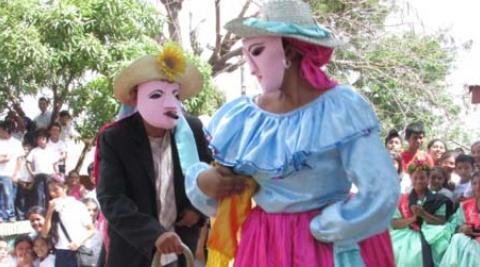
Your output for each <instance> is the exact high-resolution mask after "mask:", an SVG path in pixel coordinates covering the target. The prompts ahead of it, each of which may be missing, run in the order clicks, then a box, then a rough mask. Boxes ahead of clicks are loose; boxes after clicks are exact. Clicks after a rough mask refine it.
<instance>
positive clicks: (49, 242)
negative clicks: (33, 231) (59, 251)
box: [32, 235, 53, 256]
mask: <svg viewBox="0 0 480 267" xmlns="http://www.w3.org/2000/svg"><path fill="white" fill-rule="evenodd" d="M37 240H43V241H44V242H45V243H46V244H47V247H48V250H49V252H48V253H50V252H51V250H52V247H53V245H52V240H51V239H50V237H43V236H42V235H37V236H35V237H34V238H33V240H32V243H34V244H35V241H37ZM37 256H38V255H37Z"/></svg>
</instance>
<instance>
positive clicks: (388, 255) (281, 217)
mask: <svg viewBox="0 0 480 267" xmlns="http://www.w3.org/2000/svg"><path fill="white" fill-rule="evenodd" d="M319 213H320V211H308V212H302V213H266V212H265V211H263V209H261V208H260V207H256V208H255V209H253V210H252V212H251V213H250V215H249V216H248V218H247V220H246V221H245V223H244V224H243V229H242V235H241V236H242V238H241V240H240V244H239V247H238V249H237V252H236V256H235V265H234V266H235V267H245V266H248V267H250V266H259V267H263V266H265V267H267V266H268V267H269V266H275V267H294V266H295V267H296V266H302V267H309V266H312V267H313V266H334V255H333V246H332V244H331V243H322V242H320V241H317V240H316V239H315V238H314V237H313V236H312V234H311V233H310V221H311V220H312V218H313V217H315V216H316V215H317V214H319ZM359 246H360V254H361V256H362V259H363V261H364V264H365V266H367V267H376V266H379V267H380V266H381V267H389V266H392V267H393V266H395V263H394V257H393V249H392V243H391V240H390V235H389V233H388V230H386V231H385V232H383V233H380V234H377V235H375V236H372V237H369V238H367V239H365V240H363V241H361V242H360V243H359Z"/></svg>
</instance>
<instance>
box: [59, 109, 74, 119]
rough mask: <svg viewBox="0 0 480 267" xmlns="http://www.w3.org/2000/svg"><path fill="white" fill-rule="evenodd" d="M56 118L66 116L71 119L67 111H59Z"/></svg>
mask: <svg viewBox="0 0 480 267" xmlns="http://www.w3.org/2000/svg"><path fill="white" fill-rule="evenodd" d="M58 116H59V117H65V116H68V117H69V118H71V117H72V116H71V115H70V113H69V112H68V110H62V111H60V113H58Z"/></svg>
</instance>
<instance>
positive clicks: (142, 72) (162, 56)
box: [113, 42, 203, 106]
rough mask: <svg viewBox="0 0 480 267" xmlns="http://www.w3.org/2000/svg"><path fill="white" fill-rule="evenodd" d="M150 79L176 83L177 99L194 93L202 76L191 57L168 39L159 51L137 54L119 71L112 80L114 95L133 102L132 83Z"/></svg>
mask: <svg viewBox="0 0 480 267" xmlns="http://www.w3.org/2000/svg"><path fill="white" fill-rule="evenodd" d="M153 80H160V81H161V80H166V81H169V82H174V83H178V84H179V85H180V90H179V97H180V100H185V99H188V98H190V97H193V96H195V95H196V94H197V93H198V92H199V91H200V90H201V89H202V87H203V76H202V74H201V73H200V71H199V70H198V68H197V67H196V66H195V65H194V64H193V62H192V60H190V59H188V58H187V56H186V55H185V52H184V51H183V49H182V48H181V47H180V46H179V45H178V44H176V43H174V42H168V43H165V44H163V45H162V46H161V48H160V52H158V53H156V54H153V55H144V56H142V57H140V58H137V59H136V60H134V61H133V62H131V63H130V65H128V66H127V67H125V68H124V69H123V70H122V71H120V73H119V74H118V75H117V76H116V77H115V79H114V81H113V89H114V93H115V96H116V97H117V99H118V100H119V101H120V102H122V103H124V104H127V105H130V106H135V104H136V101H135V97H134V94H132V92H133V91H134V89H135V88H136V86H137V85H139V84H141V83H144V82H148V81H153Z"/></svg>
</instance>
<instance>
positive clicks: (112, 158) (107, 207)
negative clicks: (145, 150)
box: [97, 131, 165, 257]
mask: <svg viewBox="0 0 480 267" xmlns="http://www.w3.org/2000/svg"><path fill="white" fill-rule="evenodd" d="M109 137H110V136H109V133H108V131H106V132H104V133H102V134H101V136H100V137H99V138H100V140H99V148H100V150H99V157H100V179H99V183H98V185H97V196H98V200H99V202H100V206H101V209H102V212H103V214H104V215H105V217H106V219H107V220H108V222H109V227H110V230H111V231H115V232H116V233H117V234H118V235H119V236H121V237H122V238H123V239H124V240H125V241H126V242H128V243H129V244H131V245H132V246H133V247H134V248H136V249H137V250H138V251H139V252H141V253H142V254H144V255H145V256H146V257H151V255H152V251H153V249H154V247H155V241H156V239H157V238H158V236H160V235H161V234H162V233H164V232H165V229H164V228H163V227H162V226H161V224H160V223H159V222H158V221H157V220H156V219H155V218H154V217H153V216H151V215H149V214H145V213H142V212H140V211H139V209H138V207H137V205H136V204H135V202H134V201H132V199H131V198H129V197H128V196H127V193H126V192H127V179H128V177H127V173H126V170H125V168H126V166H125V165H124V164H123V163H122V161H121V159H120V155H118V150H116V149H115V147H116V146H121V145H122V144H117V142H115V143H112V140H110V138H109Z"/></svg>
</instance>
